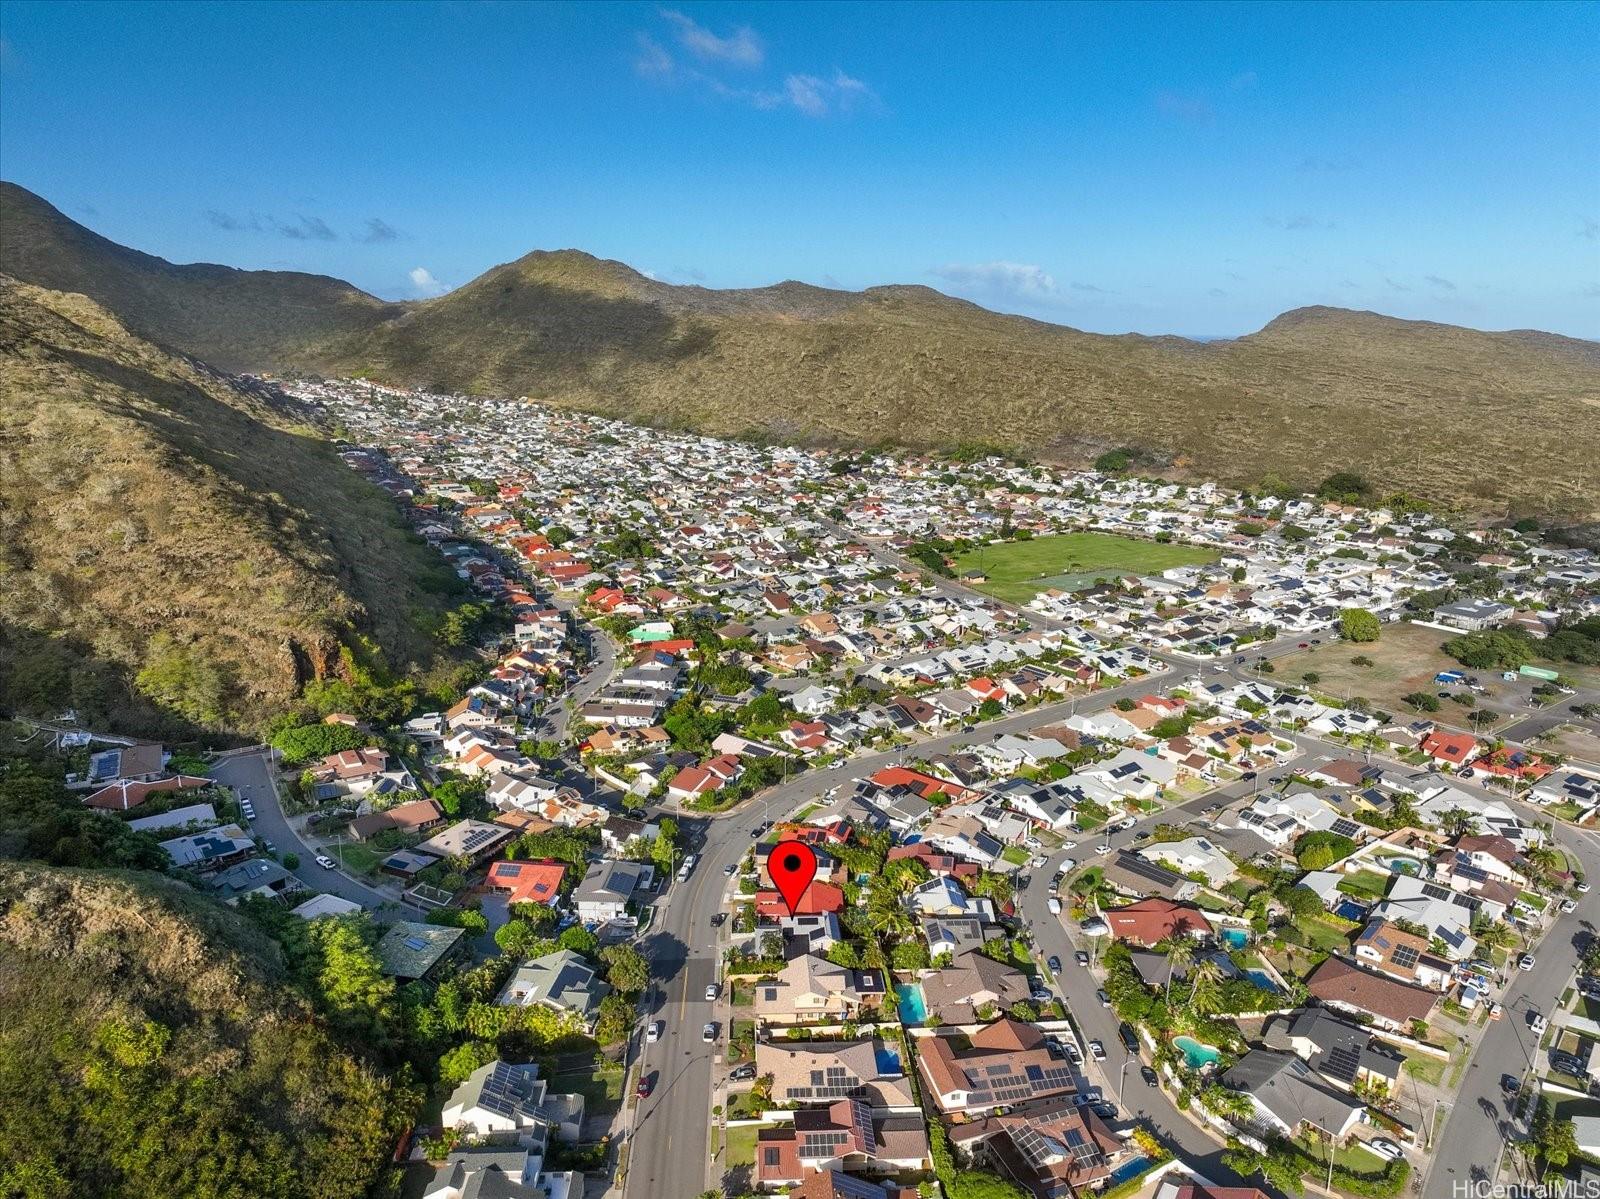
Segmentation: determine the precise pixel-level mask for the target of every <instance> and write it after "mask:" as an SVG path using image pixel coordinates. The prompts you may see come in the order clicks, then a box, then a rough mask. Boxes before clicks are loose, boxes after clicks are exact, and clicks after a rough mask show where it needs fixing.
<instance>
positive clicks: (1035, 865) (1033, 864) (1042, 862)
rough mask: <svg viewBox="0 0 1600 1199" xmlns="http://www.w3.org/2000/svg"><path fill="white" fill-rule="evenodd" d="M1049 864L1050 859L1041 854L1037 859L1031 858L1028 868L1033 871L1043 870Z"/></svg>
mask: <svg viewBox="0 0 1600 1199" xmlns="http://www.w3.org/2000/svg"><path fill="white" fill-rule="evenodd" d="M1049 864H1050V859H1049V858H1047V857H1045V856H1044V855H1043V854H1040V855H1039V856H1037V857H1035V858H1031V859H1029V861H1028V867H1029V869H1032V870H1043V869H1044V868H1045V867H1046V866H1048V865H1049Z"/></svg>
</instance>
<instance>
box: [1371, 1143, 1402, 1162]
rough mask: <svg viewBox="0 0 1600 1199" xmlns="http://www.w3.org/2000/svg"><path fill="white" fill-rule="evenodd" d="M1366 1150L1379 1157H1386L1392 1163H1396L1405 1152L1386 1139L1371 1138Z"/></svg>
mask: <svg viewBox="0 0 1600 1199" xmlns="http://www.w3.org/2000/svg"><path fill="white" fill-rule="evenodd" d="M1367 1148H1368V1149H1370V1150H1372V1152H1374V1153H1376V1154H1377V1155H1378V1156H1379V1157H1386V1158H1388V1159H1389V1160H1390V1161H1392V1162H1397V1161H1399V1160H1400V1159H1401V1158H1402V1157H1404V1156H1405V1155H1406V1151H1405V1150H1404V1149H1402V1148H1400V1146H1399V1145H1397V1144H1396V1143H1395V1142H1394V1141H1391V1140H1390V1139H1389V1138H1388V1137H1373V1138H1372V1139H1371V1140H1370V1141H1368V1142H1367Z"/></svg>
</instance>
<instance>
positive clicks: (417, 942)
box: [406, 937, 428, 949]
mask: <svg viewBox="0 0 1600 1199" xmlns="http://www.w3.org/2000/svg"><path fill="white" fill-rule="evenodd" d="M427 947H428V943H427V942H426V941H424V940H423V939H422V938H421V937H407V938H406V948H407V949H426V948H427Z"/></svg>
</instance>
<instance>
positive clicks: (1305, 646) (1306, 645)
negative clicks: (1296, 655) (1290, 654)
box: [1297, 641, 1311, 649]
mask: <svg viewBox="0 0 1600 1199" xmlns="http://www.w3.org/2000/svg"><path fill="white" fill-rule="evenodd" d="M1297 648H1299V649H1310V648H1311V642H1309V641H1302V642H1301V643H1300V644H1299V646H1298V647H1297Z"/></svg>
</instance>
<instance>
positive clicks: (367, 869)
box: [330, 841, 389, 874]
mask: <svg viewBox="0 0 1600 1199" xmlns="http://www.w3.org/2000/svg"><path fill="white" fill-rule="evenodd" d="M330 856H332V857H337V858H338V859H339V861H340V863H341V864H343V866H344V868H345V869H346V870H349V871H352V872H354V873H356V874H371V873H372V872H373V871H374V870H376V869H377V868H378V863H379V862H381V861H383V859H384V858H386V857H388V856H389V855H388V854H386V853H380V852H379V851H378V850H376V849H373V848H372V846H370V845H363V844H361V843H360V842H358V841H350V842H346V843H345V844H343V845H339V846H336V847H335V849H334V852H333V854H331V855H330Z"/></svg>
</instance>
